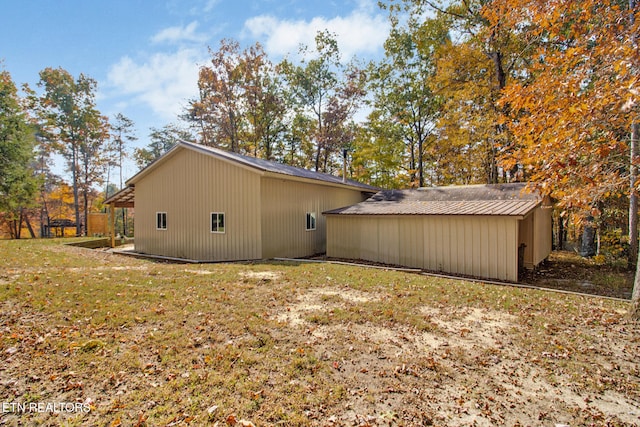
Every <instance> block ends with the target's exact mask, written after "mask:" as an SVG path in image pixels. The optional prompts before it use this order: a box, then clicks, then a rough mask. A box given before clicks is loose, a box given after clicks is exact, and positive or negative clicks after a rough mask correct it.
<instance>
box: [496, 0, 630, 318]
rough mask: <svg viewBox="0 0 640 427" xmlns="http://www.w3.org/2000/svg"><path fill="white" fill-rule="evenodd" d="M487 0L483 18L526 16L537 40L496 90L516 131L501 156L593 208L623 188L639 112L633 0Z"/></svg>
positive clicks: (514, 20) (549, 190) (548, 188)
mask: <svg viewBox="0 0 640 427" xmlns="http://www.w3.org/2000/svg"><path fill="white" fill-rule="evenodd" d="M493 3H494V4H493V5H492V6H493V7H492V8H486V9H485V10H484V16H486V17H487V19H488V20H489V21H490V22H491V23H492V25H494V26H504V25H519V23H521V22H526V23H528V24H530V25H529V28H528V31H527V34H526V36H527V37H529V38H537V39H539V40H541V41H543V42H542V43H540V44H539V45H538V46H537V50H536V53H535V59H536V60H535V61H533V62H532V63H531V67H530V70H529V73H530V76H529V80H528V81H526V82H517V81H514V82H512V84H510V85H507V87H506V88H505V90H504V97H503V99H502V103H503V105H508V106H509V109H510V112H511V118H512V120H511V121H510V127H511V129H512V130H513V132H514V135H515V136H516V138H517V145H516V147H515V150H514V152H513V155H512V156H511V163H515V162H517V163H520V164H522V165H524V166H525V168H526V172H527V174H528V175H529V177H530V179H531V180H532V181H534V182H535V184H536V187H537V188H538V189H539V190H540V191H541V192H543V193H545V194H551V195H553V196H555V197H556V198H557V199H559V200H560V203H561V204H563V205H565V206H580V207H584V208H586V209H592V210H597V209H601V208H602V203H600V202H602V201H603V200H606V199H607V198H608V197H611V196H612V195H613V196H624V195H625V194H628V192H629V184H628V183H629V180H630V175H632V174H631V170H632V169H633V168H632V167H630V164H629V155H628V153H629V139H630V133H631V134H633V132H632V129H634V123H635V122H636V120H637V117H638V113H639V112H640V105H638V89H637V82H638V75H639V71H640V51H639V50H638V46H637V42H636V34H637V32H638V30H639V28H638V20H637V19H636V17H637V15H638V8H637V7H636V6H635V2H630V3H629V2H627V1H622V0H618V1H616V0H609V1H601V0H599V1H596V0H584V1H581V2H574V1H569V0H557V1H555V2H554V7H549V4H548V2H546V1H542V0H500V1H497V0H496V1H494V2H493ZM629 6H631V8H630V7H629ZM629 17H631V19H630V18H629ZM633 139H635V138H633ZM637 186H638V183H637V182H634V187H633V188H637ZM636 279H637V280H640V275H639V274H636ZM639 288H640V286H638V285H636V292H634V295H637V294H639V293H640V291H638V289H639ZM638 299H640V295H638V296H637V297H636V301H638ZM639 315H640V313H638V308H637V304H636V309H635V316H636V317H638V316H639Z"/></svg>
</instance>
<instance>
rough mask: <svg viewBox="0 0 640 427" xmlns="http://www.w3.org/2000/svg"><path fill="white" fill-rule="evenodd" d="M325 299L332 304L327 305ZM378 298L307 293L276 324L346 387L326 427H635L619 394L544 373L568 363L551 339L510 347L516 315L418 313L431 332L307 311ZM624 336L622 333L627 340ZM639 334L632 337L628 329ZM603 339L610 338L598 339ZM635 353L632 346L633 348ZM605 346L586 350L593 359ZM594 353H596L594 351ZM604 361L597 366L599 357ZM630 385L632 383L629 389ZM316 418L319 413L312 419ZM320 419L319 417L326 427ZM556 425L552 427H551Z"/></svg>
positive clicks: (630, 407) (636, 404)
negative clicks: (588, 425) (594, 426)
mask: <svg viewBox="0 0 640 427" xmlns="http://www.w3.org/2000/svg"><path fill="white" fill-rule="evenodd" d="M327 296H339V298H335V299H329V298H326V297H327ZM379 298H380V296H379V295H375V294H374V295H367V294H361V293H358V292H355V293H354V292H353V291H348V292H347V291H346V290H344V289H332V288H322V289H311V290H309V292H307V293H305V294H304V295H301V296H300V297H299V300H298V302H297V303H295V304H293V305H291V306H288V307H286V310H284V311H282V312H280V313H278V314H277V315H276V319H277V320H278V321H279V322H286V323H288V324H289V326H290V327H292V328H295V329H297V330H299V331H300V333H302V334H304V335H306V336H307V337H308V339H307V341H306V344H307V345H308V346H309V347H310V348H312V349H313V351H314V353H315V354H318V355H319V357H320V359H321V360H322V361H325V362H327V363H329V365H330V366H331V367H332V372H333V376H334V377H335V378H336V379H337V381H338V382H340V383H341V384H343V385H344V387H345V394H346V398H345V402H344V403H343V405H342V406H343V407H342V413H341V414H340V415H333V416H332V417H330V418H329V419H328V421H329V424H334V425H395V423H399V425H403V423H407V422H408V423H409V424H408V425H447V426H467V425H474V426H494V425H503V424H507V425H557V424H567V425H582V423H583V422H585V421H586V420H589V419H599V420H601V421H602V423H603V424H602V425H636V424H637V423H638V422H640V401H638V397H637V395H636V396H635V397H631V396H629V395H627V394H625V393H624V392H622V391H615V390H606V391H603V392H601V393H594V392H593V391H591V392H589V391H585V390H584V388H583V386H584V384H583V383H581V381H586V380H587V378H575V377H573V376H572V375H568V374H567V373H565V372H563V370H562V369H559V370H554V369H551V370H550V369H549V367H550V366H553V365H556V364H559V365H563V364H564V363H563V361H568V360H570V359H572V358H573V352H574V351H579V350H578V349H569V348H566V347H564V346H562V344H561V341H559V340H557V339H554V338H553V336H554V335H555V334H556V332H557V331H555V330H554V327H553V326H552V325H551V324H549V325H547V328H548V329H549V337H548V338H549V340H550V341H551V346H550V349H549V351H540V352H536V351H524V352H523V349H522V348H519V346H517V345H515V341H516V340H517V341H520V340H521V339H522V337H523V336H526V334H527V332H526V329H527V328H526V322H525V324H524V325H523V322H522V319H520V318H519V317H518V316H517V315H514V314H511V313H505V312H502V311H495V310H488V309H483V308H458V309H453V310H452V309H451V308H450V307H440V308H434V307H433V306H424V307H421V308H420V311H421V313H422V314H423V315H424V316H425V317H426V318H427V319H428V321H429V322H430V323H431V325H432V327H431V328H430V329H429V330H428V331H421V330H417V329H415V328H410V327H406V326H398V325H396V326H380V325H379V324H372V323H368V322H367V323H363V324H360V323H350V322H346V323H344V322H340V323H337V324H336V323H334V322H329V323H330V324H322V323H325V322H320V323H321V324H318V323H317V319H316V318H315V317H314V315H313V313H314V312H316V311H322V312H325V313H331V312H332V311H334V310H336V309H338V308H344V306H345V305H347V304H353V303H356V304H357V303H358V302H372V301H374V302H375V301H376V300H378V299H379ZM625 333H626V331H623V334H625ZM636 333H637V330H636ZM605 341H609V340H605ZM635 341H636V346H637V340H635ZM600 345H607V344H604V343H597V342H594V343H593V345H592V346H591V348H590V350H591V351H595V352H597V351H599V350H600V349H599V346H600ZM596 349H598V350H596ZM628 350H629V348H628V347H623V348H619V351H618V352H613V353H609V355H610V356H613V357H612V358H611V359H609V362H608V363H613V365H611V366H610V369H614V370H616V369H617V370H619V369H620V365H619V363H624V364H626V365H627V366H626V368H627V369H634V370H635V372H636V373H637V369H635V368H631V367H632V365H633V363H634V362H633V357H632V356H631V354H630V353H628ZM598 360H599V362H598V363H601V362H602V359H598ZM636 386H637V383H636V385H635V386H634V387H636ZM317 417H318V419H321V418H322V412H320V413H318V414H317ZM326 421H327V419H325V422H326ZM554 423H555V424H554Z"/></svg>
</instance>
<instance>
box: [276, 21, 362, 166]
mask: <svg viewBox="0 0 640 427" xmlns="http://www.w3.org/2000/svg"><path fill="white" fill-rule="evenodd" d="M315 42H316V46H315V52H310V51H309V48H308V47H306V46H305V47H303V48H302V49H301V52H300V53H301V54H302V55H303V60H302V63H301V64H300V65H296V64H293V63H292V62H290V61H288V60H285V61H283V62H282V63H281V64H280V65H279V68H280V70H281V72H282V74H283V75H284V77H285V79H286V81H287V83H288V89H289V91H290V94H291V98H292V99H293V103H294V110H295V113H294V114H295V115H296V116H297V117H298V118H297V119H295V122H296V123H306V124H310V123H311V124H313V128H314V129H313V131H312V133H311V137H312V143H313V145H314V153H313V166H312V167H313V168H314V169H315V170H317V171H323V172H331V171H332V169H333V166H334V165H333V164H332V163H333V162H332V161H333V160H335V157H336V156H337V155H339V154H341V151H342V150H341V148H346V147H344V145H345V144H346V143H347V141H350V140H351V139H352V137H351V136H350V135H349V132H350V126H349V122H350V121H351V119H352V118H353V115H354V114H355V112H356V110H357V108H358V106H359V102H360V101H361V100H362V98H363V96H364V91H363V90H364V89H363V80H362V79H361V77H362V74H361V72H360V71H359V70H357V68H356V67H355V66H343V65H342V63H341V62H340V50H339V48H338V43H337V41H336V40H335V37H334V36H333V35H332V34H331V33H329V32H328V31H322V32H318V33H317V34H316V39H315ZM309 58H311V59H309ZM301 117H306V118H308V119H311V122H309V120H303V119H302V118H301Z"/></svg>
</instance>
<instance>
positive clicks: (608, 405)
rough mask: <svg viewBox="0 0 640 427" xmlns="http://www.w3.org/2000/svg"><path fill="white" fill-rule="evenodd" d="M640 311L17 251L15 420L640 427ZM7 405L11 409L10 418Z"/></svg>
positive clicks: (3, 370) (594, 302) (6, 302)
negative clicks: (74, 406) (36, 407)
mask: <svg viewBox="0 0 640 427" xmlns="http://www.w3.org/2000/svg"><path fill="white" fill-rule="evenodd" d="M626 308H627V307H626V303H624V302H620V301H613V300H607V299H601V298H596V297H584V296H575V295H567V294H559V293H553V292H547V291H537V290H527V289H518V288H511V287H505V286H493V285H484V284H477V283H470V282H465V281H458V280H443V279H436V278H430V277H425V276H420V275H416V274H410V273H399V272H393V271H385V270H380V269H365V268H359V267H352V266H345V265H332V264H320V263H300V264H296V263H276V262H268V263H251V264H210V265H187V264H164V263H156V262H151V261H145V260H138V259H132V258H126V257H123V256H119V255H110V254H106V253H103V252H100V251H92V250H88V249H82V248H74V247H68V246H63V245H61V244H59V243H58V242H57V241H0V361H1V362H0V394H1V399H0V401H1V402H2V403H12V402H13V403H21V404H27V403H45V404H46V403H58V402H69V403H78V404H84V405H86V406H83V408H85V407H86V408H90V411H89V412H88V413H85V412H76V413H74V412H70V413H69V412H59V413H53V414H52V413H39V412H31V413H24V414H21V413H16V412H12V411H6V410H5V411H3V412H2V413H0V424H4V425H51V426H54V425H56V426H57V425H66V426H88V425H96V426H121V425H122V426H132V425H134V426H143V425H147V426H156V425H172V426H173V425H189V424H190V425H198V426H199V425H212V426H213V425H216V423H217V425H218V426H226V425H238V426H242V425H250V424H249V422H252V423H253V424H255V425H256V426H271V425H285V426H295V425H310V426H341V425H348V426H353V425H362V426H387V425H405V426H417V425H438V426H472V425H477V426H494V425H509V426H525V425H530V426H555V425H556V424H568V425H571V426H584V425H595V426H603V425H611V426H632V425H638V424H640V365H639V364H638V355H640V326H639V325H637V324H634V323H631V322H629V321H627V320H626V318H625V314H626ZM5 409H6V408H5Z"/></svg>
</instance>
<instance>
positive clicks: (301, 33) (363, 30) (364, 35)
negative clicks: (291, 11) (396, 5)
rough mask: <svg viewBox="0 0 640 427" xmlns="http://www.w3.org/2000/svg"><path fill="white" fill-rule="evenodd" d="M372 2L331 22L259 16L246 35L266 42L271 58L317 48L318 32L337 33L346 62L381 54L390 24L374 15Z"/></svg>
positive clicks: (248, 24)
mask: <svg viewBox="0 0 640 427" xmlns="http://www.w3.org/2000/svg"><path fill="white" fill-rule="evenodd" d="M370 6H371V2H370V1H366V0H363V1H361V2H360V6H359V8H358V9H356V10H354V11H353V12H351V13H350V14H349V15H348V16H344V17H342V16H338V17H335V18H332V19H326V18H324V17H316V18H313V19H311V20H310V21H304V20H296V21H293V20H285V19H279V18H275V17H273V16H271V15H261V16H256V17H253V18H251V19H248V20H247V21H245V24H244V29H243V34H244V35H245V36H246V37H250V38H253V39H256V40H264V46H265V50H266V51H267V53H269V54H270V55H277V56H284V55H287V54H292V55H295V54H297V52H298V48H299V47H300V45H306V46H309V47H310V48H313V47H315V36H316V34H317V32H318V31H323V30H328V31H329V32H331V33H334V34H336V38H337V41H338V47H339V49H340V52H341V54H342V57H343V59H346V60H348V59H350V58H351V57H353V56H354V55H361V54H365V55H372V54H375V53H377V52H379V51H381V49H382V46H383V44H384V41H385V38H386V35H387V34H388V32H389V24H388V22H387V20H386V18H385V17H384V16H383V15H381V14H375V13H374V10H373V9H372V8H371V7H370Z"/></svg>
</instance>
